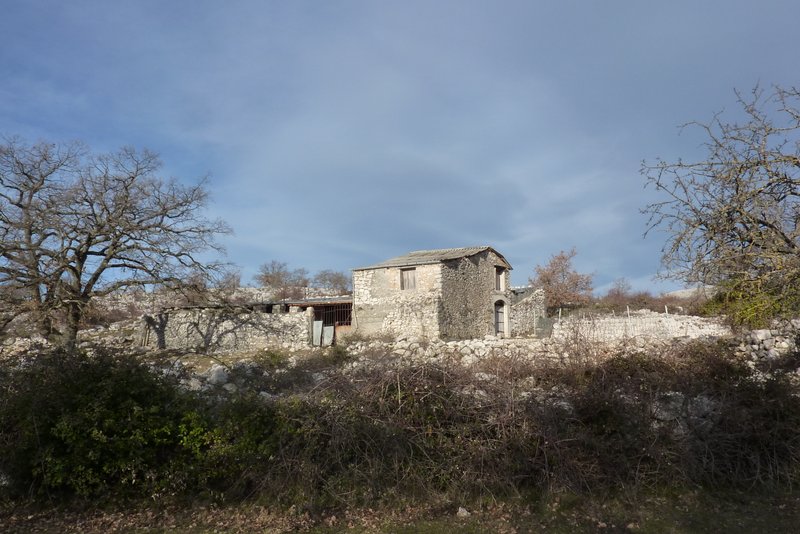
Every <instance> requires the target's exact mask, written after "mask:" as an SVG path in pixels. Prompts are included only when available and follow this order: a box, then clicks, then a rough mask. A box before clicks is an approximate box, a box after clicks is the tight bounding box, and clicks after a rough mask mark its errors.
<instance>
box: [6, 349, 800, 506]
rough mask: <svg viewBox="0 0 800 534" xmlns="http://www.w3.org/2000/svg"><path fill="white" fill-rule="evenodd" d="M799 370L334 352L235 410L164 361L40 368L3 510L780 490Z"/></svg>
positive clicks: (265, 361)
mask: <svg viewBox="0 0 800 534" xmlns="http://www.w3.org/2000/svg"><path fill="white" fill-rule="evenodd" d="M165 356H168V355H165ZM797 357H798V355H797V354H794V353H793V354H789V355H787V356H785V357H783V358H782V359H781V360H774V361H770V362H768V363H763V364H759V365H753V364H752V363H749V362H748V361H745V360H744V359H742V358H741V357H739V356H737V355H735V354H734V352H733V351H732V349H730V348H729V347H727V346H726V345H722V344H714V343H702V342H696V343H691V344H683V345H680V347H679V348H676V349H673V350H669V351H666V352H665V353H662V354H642V353H639V354H623V353H620V354H613V355H609V357H608V358H606V359H603V360H602V361H597V360H589V359H580V360H579V359H575V360H574V361H575V362H576V363H566V364H555V363H550V364H545V363H536V362H534V361H531V360H527V359H523V358H507V357H502V356H494V357H491V358H487V359H484V360H482V361H478V362H477V363H474V364H472V365H471V366H466V367H465V366H463V365H460V364H458V363H456V362H454V361H448V360H447V359H433V360H431V361H430V362H429V363H426V364H422V365H420V364H419V363H417V364H415V365H407V364H405V363H404V361H403V359H402V358H396V357H391V356H390V355H388V354H373V355H370V358H369V360H370V361H371V362H373V363H372V364H371V365H357V364H356V363H357V362H354V361H353V360H352V359H351V357H350V356H349V354H348V353H347V351H346V349H343V348H341V347H339V348H336V349H334V350H331V351H329V352H328V353H324V354H322V353H318V354H317V355H315V356H312V357H309V358H306V359H303V360H299V361H298V360H297V359H290V358H288V357H286V356H284V355H282V354H280V353H275V352H264V353H262V354H260V356H258V357H256V358H255V359H254V361H253V362H251V364H249V365H247V366H239V367H237V368H236V369H235V370H231V372H237V373H240V374H241V377H240V378H241V380H240V383H244V384H249V386H248V387H242V388H239V389H238V390H236V391H232V392H231V391H226V390H223V389H208V390H204V391H191V390H189V389H187V388H186V387H185V386H184V385H181V384H182V383H181V378H182V376H181V375H182V373H184V372H185V371H183V370H181V368H179V367H175V366H173V365H172V360H170V359H168V358H166V357H165V358H163V359H161V360H160V361H159V360H158V359H155V358H154V359H151V361H149V362H143V361H137V360H136V359H133V358H131V357H129V356H125V355H121V354H114V353H109V352H104V351H102V350H99V351H94V352H93V353H92V354H76V353H69V352H66V351H63V350H58V349H56V350H48V351H42V352H41V353H39V354H28V355H26V356H25V357H24V358H22V359H21V360H19V361H16V362H6V365H5V366H4V367H3V369H2V371H0V373H2V377H0V380H1V381H2V384H3V388H2V391H0V446H2V449H3V451H4V455H3V456H2V458H0V471H1V472H2V474H3V480H4V484H3V486H2V493H3V495H4V498H5V499H6V502H16V503H20V502H26V503H28V504H29V505H35V504H36V503H40V504H47V505H52V504H54V503H62V504H66V505H69V506H76V505H81V503H83V504H84V505H85V504H86V503H94V504H96V503H98V502H99V503H106V504H109V505H112V504H114V503H117V504H118V503H121V502H128V503H136V502H139V503H147V502H158V503H160V504H161V505H165V504H168V503H180V502H185V501H186V499H189V500H191V501H193V502H206V503H257V504H261V505H266V506H268V507H270V509H273V510H284V511H286V510H301V511H303V512H304V513H308V514H311V516H320V517H321V516H323V515H330V514H331V513H335V512H336V511H339V513H340V514H341V513H343V512H342V511H344V510H351V511H352V510H356V509H368V508H371V507H376V506H383V507H390V508H393V509H402V508H403V507H404V506H421V505H426V506H429V505H431V503H438V505H439V506H443V507H445V508H447V507H451V506H456V505H460V504H465V505H467V506H473V507H474V506H480V503H487V502H495V503H498V502H506V503H538V502H542V500H543V499H545V500H547V499H551V498H552V497H553V496H554V495H562V494H572V495H584V496H588V497H595V498H596V497H597V496H602V495H613V494H619V493H620V492H621V493H625V494H631V493H634V494H637V493H647V492H650V491H653V490H657V491H662V490H664V489H669V488H672V489H675V490H679V489H680V490H685V489H687V488H707V489H713V490H715V491H716V490H726V491H736V490H752V489H753V488H767V489H769V488H788V487H791V486H792V485H794V484H796V483H797V482H798V475H800V469H798V465H800V462H798V460H800V397H798V395H797V393H798V385H797V382H796V380H795V378H796V373H795V372H794V369H796V368H797ZM578 361H580V363H577V362H578ZM312 377H313V378H312ZM265 390H268V391H269V392H270V394H268V395H265V394H263V393H262V394H260V395H259V394H256V393H255V391H262V392H263V391H265Z"/></svg>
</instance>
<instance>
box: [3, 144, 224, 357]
mask: <svg viewBox="0 0 800 534" xmlns="http://www.w3.org/2000/svg"><path fill="white" fill-rule="evenodd" d="M160 166H161V163H160V161H159V159H158V157H157V156H156V155H155V154H153V153H151V152H148V151H141V152H140V151H136V150H134V149H131V148H123V149H121V150H119V151H118V152H115V153H111V154H99V155H97V154H92V153H91V152H90V151H89V150H88V149H87V148H86V147H85V146H83V145H81V144H79V143H71V144H60V145H59V144H49V143H37V144H33V145H28V144H26V143H24V142H23V141H21V140H19V139H16V138H12V139H6V140H4V143H3V144H2V145H0V298H2V299H4V302H3V304H4V305H5V309H7V310H10V312H11V313H10V315H11V316H18V315H19V314H26V313H27V314H30V315H32V316H33V317H35V318H36V320H37V324H38V327H39V330H40V331H41V333H42V334H44V335H46V336H52V335H53V334H55V333H57V327H56V318H62V317H63V318H64V319H65V325H64V330H63V332H61V333H62V334H63V339H64V341H65V343H66V344H67V345H74V343H75V340H76V336H77V331H78V327H79V323H80V321H81V318H82V316H83V313H84V311H85V310H86V307H87V304H88V303H89V302H90V301H91V300H92V299H93V298H95V297H99V296H104V295H108V294H110V293H112V292H114V291H117V290H120V289H124V288H130V287H137V286H139V287H145V286H150V285H153V284H160V285H163V286H166V287H181V286H182V285H183V284H184V281H185V280H186V279H187V275H188V273H192V274H193V277H192V279H196V277H197V273H202V274H206V275H207V274H209V273H211V272H213V271H215V270H216V269H218V268H220V267H221V264H220V263H216V262H213V263H207V262H201V260H200V256H199V255H200V254H202V253H204V252H205V251H208V250H215V251H218V252H219V251H221V247H220V246H219V245H218V244H217V243H216V242H215V237H216V236H217V235H218V234H220V233H225V232H228V231H229V230H228V227H227V225H226V224H225V223H223V222H222V221H219V220H210V219H207V218H206V217H205V216H204V214H203V211H204V207H205V205H206V202H207V200H208V193H207V191H206V189H205V185H204V182H203V181H201V182H200V183H198V184H196V185H191V186H187V185H183V184H181V183H179V182H178V181H177V180H175V179H163V178H161V177H159V176H158V170H159V168H160Z"/></svg>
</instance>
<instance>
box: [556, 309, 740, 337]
mask: <svg viewBox="0 0 800 534" xmlns="http://www.w3.org/2000/svg"><path fill="white" fill-rule="evenodd" d="M729 335H731V330H730V328H729V327H727V326H725V325H724V324H722V322H721V321H720V320H718V319H712V318H705V317H695V316H691V315H678V314H666V313H656V312H652V311H649V310H640V311H637V312H634V313H631V314H630V315H627V314H626V315H621V316H611V317H609V316H597V317H570V318H567V319H564V320H562V321H560V322H557V323H556V324H555V325H554V326H553V338H555V339H559V338H561V339H565V338H570V337H575V336H580V337H581V338H582V339H586V340H588V341H599V342H604V341H618V340H622V339H627V338H636V337H646V338H656V339H670V338H676V337H689V338H697V337H707V336H712V337H714V336H717V337H718V336H729Z"/></svg>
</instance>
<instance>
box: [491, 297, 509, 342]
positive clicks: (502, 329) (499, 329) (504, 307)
mask: <svg viewBox="0 0 800 534" xmlns="http://www.w3.org/2000/svg"><path fill="white" fill-rule="evenodd" d="M494 333H495V335H497V336H501V337H507V336H508V334H509V328H508V304H507V303H506V302H505V301H503V300H498V301H497V302H495V303H494Z"/></svg>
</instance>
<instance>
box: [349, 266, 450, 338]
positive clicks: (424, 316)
mask: <svg viewBox="0 0 800 534" xmlns="http://www.w3.org/2000/svg"><path fill="white" fill-rule="evenodd" d="M400 271H401V269H400V268H397V267H387V268H378V269H367V270H359V271H354V272H353V321H354V329H355V331H356V332H358V333H360V334H364V335H382V334H388V335H392V336H406V337H414V338H422V339H436V338H438V337H439V335H440V334H439V307H440V302H441V296H442V266H441V264H432V265H418V266H416V267H415V277H416V289H407V290H403V289H401V288H400V277H401V274H400Z"/></svg>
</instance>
